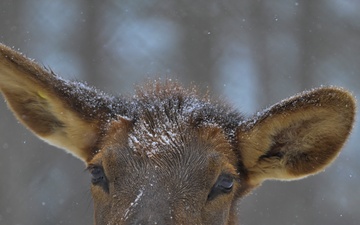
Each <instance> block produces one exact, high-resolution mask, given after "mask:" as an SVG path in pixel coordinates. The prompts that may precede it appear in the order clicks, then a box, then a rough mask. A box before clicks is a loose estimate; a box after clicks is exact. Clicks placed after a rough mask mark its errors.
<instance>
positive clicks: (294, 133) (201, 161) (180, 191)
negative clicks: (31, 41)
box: [0, 44, 356, 225]
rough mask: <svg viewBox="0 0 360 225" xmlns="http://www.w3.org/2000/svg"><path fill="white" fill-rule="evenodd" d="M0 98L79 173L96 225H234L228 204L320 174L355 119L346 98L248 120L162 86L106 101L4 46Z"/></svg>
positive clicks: (298, 102) (310, 97)
mask: <svg viewBox="0 0 360 225" xmlns="http://www.w3.org/2000/svg"><path fill="white" fill-rule="evenodd" d="M0 90H1V93H2V94H3V96H4V98H5V100H6V102H7V104H8V107H9V108H10V109H11V111H12V112H13V113H14V115H15V116H16V118H17V119H18V120H19V121H20V122H21V123H22V124H24V125H25V126H26V127H27V128H28V129H29V130H30V131H32V132H33V133H34V134H35V135H36V136H38V137H39V138H40V139H42V140H44V141H46V142H47V143H49V144H51V145H54V146H57V147H59V148H61V149H64V150H66V151H67V152H68V153H71V154H72V155H74V156H75V157H77V158H79V159H80V160H81V161H83V162H84V163H85V165H86V168H87V171H88V172H89V174H90V178H91V182H89V183H91V194H92V197H93V204H94V222H95V224H97V225H115V224H227V225H232V224H238V222H239V221H238V219H237V212H236V204H237V202H239V201H240V199H241V198H243V197H244V196H246V195H247V194H249V193H250V192H251V191H252V190H254V188H256V187H259V186H260V185H261V183H262V182H264V181H265V180H283V181H285V180H286V181H288V180H296V179H301V178H305V177H307V176H310V175H314V174H317V173H319V172H321V171H323V170H324V169H325V168H326V167H327V166H329V165H330V164H331V163H332V162H333V161H334V160H335V158H336V157H337V156H338V154H339V152H340V150H341V149H342V147H343V145H344V143H345V142H346V140H347V139H348V136H349V134H350V133H351V130H352V127H353V123H354V118H355V112H356V102H355V98H354V97H353V95H352V94H351V93H350V92H349V91H347V90H345V89H343V88H340V87H332V86H329V87H319V88H315V89H312V90H308V91H304V92H302V93H299V94H295V95H294V96H292V97H289V98H286V99H284V100H282V101H280V102H278V103H276V104H274V105H272V106H270V107H268V108H266V109H265V110H263V111H260V112H257V113H256V114H254V116H252V117H244V116H243V115H242V114H241V113H239V112H238V111H237V110H236V109H234V108H233V107H232V106H231V105H230V104H228V103H224V101H221V100H218V99H214V98H212V97H209V95H207V94H204V95H202V94H200V93H199V91H198V90H197V89H196V87H192V88H185V87H183V86H182V85H180V84H179V82H177V81H171V80H170V79H168V80H165V81H148V82H145V84H144V85H142V86H139V87H138V88H137V91H136V94H135V95H134V96H131V97H126V96H121V95H120V96H112V95H109V94H106V93H104V92H102V91H100V90H98V89H95V88H93V87H90V86H89V85H87V84H85V83H82V82H79V81H68V80H64V79H63V78H61V77H59V76H57V75H56V74H55V73H54V72H53V71H51V70H50V69H47V68H44V67H42V66H40V65H39V64H37V63H36V62H35V61H34V60H31V59H29V58H27V57H26V56H25V55H23V54H21V53H19V52H17V51H15V50H13V49H12V48H10V47H7V46H5V45H3V44H0Z"/></svg>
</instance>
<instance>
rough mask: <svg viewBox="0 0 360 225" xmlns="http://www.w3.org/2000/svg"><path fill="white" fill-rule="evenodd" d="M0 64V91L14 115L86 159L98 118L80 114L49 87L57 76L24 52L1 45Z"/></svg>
mask: <svg viewBox="0 0 360 225" xmlns="http://www.w3.org/2000/svg"><path fill="white" fill-rule="evenodd" d="M0 64H1V66H0V79H1V82H0V91H1V92H2V93H3V94H4V96H5V98H6V100H7V103H8V105H9V107H10V108H11V110H12V111H13V112H14V114H15V115H16V117H17V118H18V119H19V120H20V121H21V122H22V123H23V124H24V125H26V126H27V128H29V129H30V130H31V131H33V132H34V133H35V134H37V135H38V136H39V137H40V138H41V139H43V140H45V141H46V142H48V143H50V144H52V145H55V146H57V147H60V148H63V149H65V150H67V151H68V152H70V153H72V154H73V155H75V156H76V157H78V158H80V159H82V160H86V158H88V157H89V154H90V149H89V148H90V147H91V146H93V145H94V143H95V142H96V141H97V136H98V135H99V133H100V131H99V129H100V128H99V125H98V124H97V123H98V122H96V121H86V120H84V119H83V118H80V116H79V114H78V113H76V112H75V111H74V110H72V109H71V108H70V107H69V106H68V105H66V103H65V102H64V101H62V99H61V98H60V97H59V96H58V94H57V93H55V92H54V90H52V89H51V85H52V84H53V82H56V80H55V79H56V78H54V76H53V75H52V74H49V72H48V71H46V70H44V69H43V68H41V67H40V66H39V65H37V64H36V63H34V62H32V61H31V60H29V59H27V58H26V57H24V56H23V55H21V54H19V53H17V52H15V51H13V50H12V49H10V48H8V47H6V46H4V45H0ZM46 84H47V85H46Z"/></svg>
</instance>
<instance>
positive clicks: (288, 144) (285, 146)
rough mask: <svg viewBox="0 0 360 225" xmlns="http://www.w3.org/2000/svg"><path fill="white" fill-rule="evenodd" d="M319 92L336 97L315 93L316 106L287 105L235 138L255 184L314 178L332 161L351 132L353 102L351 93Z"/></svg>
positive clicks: (331, 90) (353, 110) (332, 90)
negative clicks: (266, 180)
mask: <svg viewBox="0 0 360 225" xmlns="http://www.w3.org/2000/svg"><path fill="white" fill-rule="evenodd" d="M318 92H321V91H318ZM322 92H324V93H320V94H324V95H325V94H326V95H328V94H332V93H333V92H335V94H336V95H337V98H329V99H328V98H327V97H322V96H321V95H319V96H317V98H319V99H320V100H319V101H317V103H316V104H312V103H309V104H307V103H301V104H299V106H295V107H289V106H288V105H286V104H285V106H282V107H283V108H281V109H276V110H270V111H272V112H271V113H269V115H268V116H267V117H266V118H260V119H259V121H257V122H256V123H255V125H253V127H252V128H251V129H249V130H246V131H245V132H241V133H240V134H239V140H240V141H239V142H240V149H241V154H242V157H243V163H244V166H245V167H246V169H247V170H248V172H249V177H250V179H251V183H252V184H253V185H256V184H259V183H261V182H262V181H263V180H265V179H283V180H289V179H299V178H302V177H305V176H307V175H310V174H315V173H317V172H319V171H321V170H323V169H324V168H325V167H326V166H327V165H329V164H330V163H331V162H332V161H333V160H334V159H335V158H336V156H337V155H338V153H339V151H340V148H341V147H342V145H343V143H344V142H345V140H346V138H347V136H348V135H349V133H350V130H351V127H352V123H353V120H354V112H355V103H354V100H353V98H352V97H351V96H350V95H349V94H347V93H345V92H342V91H339V90H337V89H328V90H326V89H324V90H323V91H322ZM316 94H319V93H316ZM310 100H311V99H310ZM289 102H291V99H290V100H289ZM309 102H311V101H309Z"/></svg>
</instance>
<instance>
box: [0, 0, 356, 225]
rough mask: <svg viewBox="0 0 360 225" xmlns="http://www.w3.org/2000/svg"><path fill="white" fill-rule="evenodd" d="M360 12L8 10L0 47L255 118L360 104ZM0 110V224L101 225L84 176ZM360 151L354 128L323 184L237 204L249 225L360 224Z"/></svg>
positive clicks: (248, 5)
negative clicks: (169, 84)
mask: <svg viewBox="0 0 360 225" xmlns="http://www.w3.org/2000/svg"><path fill="white" fill-rule="evenodd" d="M359 12H360V1H355V0H318V1H293V0H268V1H265V0H263V1H259V0H242V1H238V0H225V1H217V0H198V1H190V0H188V1H184V0H177V1H169V0H146V1H140V0H133V1H131V0H129V1H124V0H117V1H116V0H112V1H111V0H103V1H95V0H78V1H74V0H63V1H59V0H53V1H45V0H28V1H12V0H1V1H0V42H1V43H4V44H6V45H9V46H14V48H15V49H18V50H19V51H21V52H23V53H25V54H26V55H27V56H29V57H31V58H33V59H36V60H37V61H38V62H39V63H41V64H42V65H44V66H47V67H50V68H51V69H52V70H53V71H55V72H56V73H57V74H60V75H61V76H63V77H64V78H67V79H78V80H84V81H87V82H88V83H89V84H90V85H94V86H97V87H99V88H100V89H102V90H105V91H108V92H110V93H114V94H116V93H129V94H132V93H133V86H134V84H139V83H141V82H143V81H144V80H146V79H147V78H149V77H150V78H157V77H170V78H176V79H178V80H179V81H181V82H182V83H184V85H185V86H187V85H189V84H191V82H194V83H195V84H198V85H199V88H200V89H203V90H206V89H209V90H210V91H211V92H212V93H213V95H215V96H216V95H218V96H222V97H223V98H225V99H227V100H228V101H229V103H230V104H232V105H234V106H235V107H237V108H238V109H239V110H241V111H243V112H244V114H245V115H251V114H253V113H255V112H256V111H257V110H259V109H262V108H265V107H266V106H269V105H271V104H273V103H275V102H277V101H279V100H281V99H283V98H285V97H288V96H290V95H293V94H295V93H297V92H300V91H302V90H304V89H311V88H313V87H318V86H321V85H336V86H342V87H344V88H347V89H349V90H351V91H352V92H353V94H354V95H355V96H360V72H359V71H360V13H359ZM0 82H1V81H0ZM1 101H2V103H1V104H0V224H1V225H23V224H37V225H48V224H92V223H93V218H92V211H93V207H92V200H91V195H90V191H89V187H90V186H89V183H90V182H89V176H88V174H87V172H86V171H84V168H85V167H84V164H83V163H82V162H81V161H79V160H78V159H75V158H73V157H72V156H71V155H69V154H66V153H64V152H63V151H61V150H58V149H56V148H54V147H51V146H49V145H47V144H45V143H43V142H42V141H40V140H38V139H37V138H35V137H34V135H32V134H31V133H30V132H29V131H27V130H26V129H25V128H23V127H22V125H20V124H19V123H17V122H16V120H15V119H14V117H13V116H12V114H11V113H10V112H9V110H7V108H6V105H5V103H3V99H1ZM359 139H360V134H359V122H357V124H356V126H355V127H354V131H353V133H352V135H351V137H350V139H349V141H348V142H347V144H346V146H345V148H344V150H343V151H342V153H341V154H340V156H339V158H338V159H337V160H336V162H335V163H334V164H333V165H332V166H331V167H329V168H327V169H326V171H325V173H321V174H319V175H317V176H313V177H310V178H307V179H305V180H300V181H294V182H275V181H267V182H265V183H264V184H263V185H262V187H260V188H258V189H257V190H256V191H255V192H254V193H253V194H251V195H250V196H248V197H246V198H245V199H244V200H243V201H241V203H239V205H238V211H239V217H240V218H241V222H242V224H246V225H255V224H294V225H295V224H296V225H309V224H327V225H331V224H346V225H351V224H353V225H355V224H360V213H359V208H360V163H359V160H360V149H359V146H360V141H359Z"/></svg>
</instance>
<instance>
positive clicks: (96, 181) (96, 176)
mask: <svg viewBox="0 0 360 225" xmlns="http://www.w3.org/2000/svg"><path fill="white" fill-rule="evenodd" d="M88 170H89V172H90V175H91V183H92V184H93V185H95V186H100V187H102V188H103V189H104V191H105V192H109V185H108V181H107V178H106V176H105V173H104V169H103V168H102V167H101V166H96V165H90V166H89V167H88Z"/></svg>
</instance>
